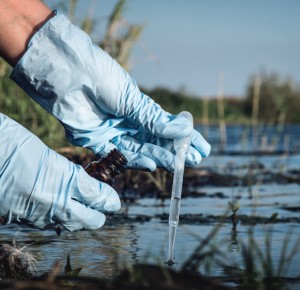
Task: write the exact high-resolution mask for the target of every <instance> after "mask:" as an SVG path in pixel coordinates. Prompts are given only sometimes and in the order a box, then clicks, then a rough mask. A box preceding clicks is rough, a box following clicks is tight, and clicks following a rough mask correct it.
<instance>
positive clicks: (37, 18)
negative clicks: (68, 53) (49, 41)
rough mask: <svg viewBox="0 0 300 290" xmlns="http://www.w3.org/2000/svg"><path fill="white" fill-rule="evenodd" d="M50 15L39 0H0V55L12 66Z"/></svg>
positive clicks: (48, 10) (49, 11) (51, 14)
mask: <svg viewBox="0 0 300 290" xmlns="http://www.w3.org/2000/svg"><path fill="white" fill-rule="evenodd" d="M52 16H53V13H52V11H51V10H50V9H49V8H48V7H47V6H46V5H45V4H44V3H42V2H41V1H39V0H0V56H1V57H2V58H3V59H4V60H6V61H7V62H8V63H9V64H10V65H11V66H13V67H14V66H15V65H16V63H17V62H18V61H19V59H20V58H21V57H22V55H23V54H24V53H25V51H26V48H27V45H28V42H29V41H30V39H31V37H32V36H33V34H34V33H35V32H36V31H37V30H38V29H39V28H40V27H41V26H42V25H43V24H44V23H45V22H46V21H47V20H48V19H50V18H51V17H52Z"/></svg>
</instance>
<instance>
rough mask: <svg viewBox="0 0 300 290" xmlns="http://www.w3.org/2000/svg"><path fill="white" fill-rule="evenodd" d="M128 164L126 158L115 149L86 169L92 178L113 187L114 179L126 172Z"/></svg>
mask: <svg viewBox="0 0 300 290" xmlns="http://www.w3.org/2000/svg"><path fill="white" fill-rule="evenodd" d="M126 164H127V159H126V158H125V156H124V155H123V154H122V153H121V152H120V151H118V150H117V149H113V150H112V151H110V152H109V153H108V154H107V155H106V156H105V157H102V158H101V159H100V160H98V161H93V162H91V163H89V164H88V165H87V166H86V167H85V168H84V169H85V171H86V172H87V173H88V174H89V175H90V176H92V177H94V178H96V179H98V180H99V181H102V182H105V183H107V184H109V185H112V184H113V183H114V178H115V177H116V176H117V175H118V174H120V173H121V172H122V171H124V169H125V166H126Z"/></svg>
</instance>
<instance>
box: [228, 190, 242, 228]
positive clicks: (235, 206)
mask: <svg viewBox="0 0 300 290" xmlns="http://www.w3.org/2000/svg"><path fill="white" fill-rule="evenodd" d="M240 199H241V196H240V195H236V196H234V197H233V198H232V199H231V200H230V201H228V208H229V209H230V210H231V212H232V215H231V220H232V230H233V231H236V226H237V222H238V217H237V212H238V210H239V209H240Z"/></svg>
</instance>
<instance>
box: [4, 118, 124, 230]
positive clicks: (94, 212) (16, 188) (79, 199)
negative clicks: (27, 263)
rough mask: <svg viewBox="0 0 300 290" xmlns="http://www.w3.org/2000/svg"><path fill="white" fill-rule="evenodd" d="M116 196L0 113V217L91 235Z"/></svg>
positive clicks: (116, 200)
mask: <svg viewBox="0 0 300 290" xmlns="http://www.w3.org/2000/svg"><path fill="white" fill-rule="evenodd" d="M119 208H120V199H119V197H118V194H117V193H116V192H115V191H114V189H112V188H111V187H110V186H109V185H107V184H105V183H101V182H99V181H97V180H96V179H94V178H92V177H90V176H89V175H88V174H87V173H86V172H85V171H84V169H83V168H82V167H81V166H79V165H75V164H74V163H72V162H70V161H68V160H67V159H66V158H64V157H62V156H60V155H59V154H57V153H56V152H55V151H53V150H51V149H49V148H48V147H47V146H46V145H45V144H44V143H42V142H41V141H40V140H39V139H38V138H37V137H36V136H34V135H33V134H31V133H30V132H29V131H27V130H26V129H25V128H24V127H22V126H21V125H19V124H18V123H16V122H15V121H13V120H11V119H10V118H8V117H7V116H5V115H3V114H1V113H0V216H2V217H4V219H5V223H10V222H22V223H26V224H28V225H29V226H32V227H36V228H40V229H47V228H51V227H54V226H55V225H56V224H60V225H62V226H63V227H65V228H66V229H68V230H70V231H74V230H78V229H82V228H87V229H96V228H99V227H101V226H102V225H103V224H104V222H105V215H104V214H103V212H104V213H105V212H107V211H116V210H118V209H119Z"/></svg>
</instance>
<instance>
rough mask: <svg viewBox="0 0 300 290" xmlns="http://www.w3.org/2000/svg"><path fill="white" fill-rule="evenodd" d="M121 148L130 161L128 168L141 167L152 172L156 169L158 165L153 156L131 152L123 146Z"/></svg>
mask: <svg viewBox="0 0 300 290" xmlns="http://www.w3.org/2000/svg"><path fill="white" fill-rule="evenodd" d="M119 150H120V151H121V153H122V154H123V155H124V156H125V157H126V159H127V161H128V162H127V165H126V168H129V169H140V170H144V171H149V172H151V171H154V170H155V169H156V167H157V166H156V163H155V162H154V161H153V160H152V159H151V158H149V157H147V156H145V155H143V154H140V153H135V152H131V151H128V150H125V149H121V148H120V149H119Z"/></svg>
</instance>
